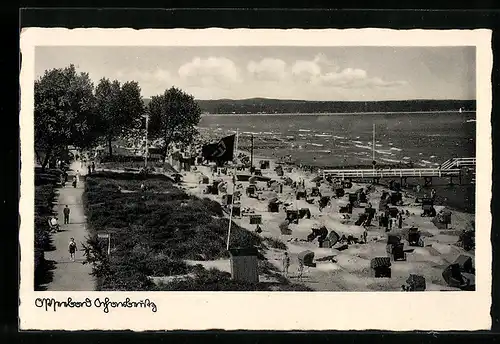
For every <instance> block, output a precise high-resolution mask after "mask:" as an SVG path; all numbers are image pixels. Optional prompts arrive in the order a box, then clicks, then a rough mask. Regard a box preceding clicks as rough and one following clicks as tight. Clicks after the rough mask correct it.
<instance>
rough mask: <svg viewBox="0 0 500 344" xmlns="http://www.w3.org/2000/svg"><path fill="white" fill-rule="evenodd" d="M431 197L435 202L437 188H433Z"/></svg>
mask: <svg viewBox="0 0 500 344" xmlns="http://www.w3.org/2000/svg"><path fill="white" fill-rule="evenodd" d="M431 199H432V201H433V202H434V201H435V200H436V189H432V190H431Z"/></svg>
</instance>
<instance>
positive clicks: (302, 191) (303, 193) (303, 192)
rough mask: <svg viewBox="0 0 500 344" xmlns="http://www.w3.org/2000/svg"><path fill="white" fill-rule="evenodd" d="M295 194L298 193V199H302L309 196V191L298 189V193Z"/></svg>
mask: <svg viewBox="0 0 500 344" xmlns="http://www.w3.org/2000/svg"><path fill="white" fill-rule="evenodd" d="M295 195H296V199H297V200H300V199H301V198H304V199H306V198H307V193H306V190H304V189H299V190H297V193H296V194H295Z"/></svg>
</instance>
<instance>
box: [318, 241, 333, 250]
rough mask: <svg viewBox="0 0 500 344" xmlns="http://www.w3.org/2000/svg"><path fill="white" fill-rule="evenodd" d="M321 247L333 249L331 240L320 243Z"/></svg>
mask: <svg viewBox="0 0 500 344" xmlns="http://www.w3.org/2000/svg"><path fill="white" fill-rule="evenodd" d="M318 241H319V240H318ZM319 247H320V248H331V247H332V244H331V242H330V240H328V239H325V240H322V241H319Z"/></svg>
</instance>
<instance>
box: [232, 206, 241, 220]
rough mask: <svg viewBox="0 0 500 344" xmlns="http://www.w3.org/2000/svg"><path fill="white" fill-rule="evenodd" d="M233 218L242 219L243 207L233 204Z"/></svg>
mask: <svg viewBox="0 0 500 344" xmlns="http://www.w3.org/2000/svg"><path fill="white" fill-rule="evenodd" d="M233 217H241V205H239V204H233Z"/></svg>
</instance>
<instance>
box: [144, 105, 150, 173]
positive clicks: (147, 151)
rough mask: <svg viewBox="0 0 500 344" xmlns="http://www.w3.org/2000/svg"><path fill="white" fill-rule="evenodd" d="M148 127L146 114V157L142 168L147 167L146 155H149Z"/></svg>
mask: <svg viewBox="0 0 500 344" xmlns="http://www.w3.org/2000/svg"><path fill="white" fill-rule="evenodd" d="M148 125H149V115H148V113H147V112H146V157H145V158H144V167H145V168H147V167H148V155H149V147H148Z"/></svg>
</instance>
